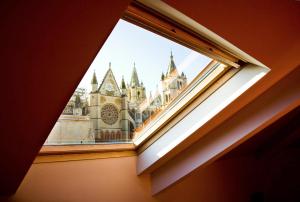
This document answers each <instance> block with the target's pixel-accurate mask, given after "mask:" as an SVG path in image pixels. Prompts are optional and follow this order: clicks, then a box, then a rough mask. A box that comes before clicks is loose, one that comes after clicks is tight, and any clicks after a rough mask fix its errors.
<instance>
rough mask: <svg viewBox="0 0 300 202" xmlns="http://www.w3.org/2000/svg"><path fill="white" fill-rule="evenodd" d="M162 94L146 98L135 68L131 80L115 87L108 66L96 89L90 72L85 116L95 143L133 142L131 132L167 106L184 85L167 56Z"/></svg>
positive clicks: (95, 80) (182, 75) (162, 77)
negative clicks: (88, 118)
mask: <svg viewBox="0 0 300 202" xmlns="http://www.w3.org/2000/svg"><path fill="white" fill-rule="evenodd" d="M160 80H161V82H160V83H161V87H162V88H161V89H162V92H159V90H158V89H157V92H156V93H155V95H154V96H152V95H151V94H150V96H149V97H148V98H147V96H146V88H145V86H144V84H143V82H140V80H139V77H138V73H137V71H136V67H135V64H134V66H133V70H132V75H131V80H130V83H129V84H126V83H125V81H124V78H122V81H121V85H120V86H118V84H117V82H116V80H115V77H114V74H113V71H112V68H111V63H110V64H109V68H108V70H107V72H106V74H105V76H104V78H103V80H102V82H101V84H100V85H98V81H97V77H96V74H95V72H94V74H93V78H92V81H91V85H92V91H91V93H90V104H89V113H90V121H91V128H92V131H93V132H94V137H95V142H110V141H112V142H122V141H129V140H131V139H132V138H133V132H134V130H135V128H137V127H140V126H141V125H142V124H143V123H144V121H145V120H147V119H148V118H149V117H150V116H151V114H153V113H154V112H155V111H157V110H161V109H163V108H164V107H165V106H167V105H168V104H169V103H170V102H171V101H172V100H173V99H174V98H175V97H176V96H177V95H178V94H179V93H180V91H181V90H182V89H183V88H184V87H185V86H186V85H187V78H186V76H185V74H184V73H183V72H182V73H181V74H179V73H178V70H177V68H176V65H175V62H174V59H173V55H172V53H171V56H170V62H169V66H168V69H167V72H166V73H165V74H164V73H162V76H161V79H160Z"/></svg>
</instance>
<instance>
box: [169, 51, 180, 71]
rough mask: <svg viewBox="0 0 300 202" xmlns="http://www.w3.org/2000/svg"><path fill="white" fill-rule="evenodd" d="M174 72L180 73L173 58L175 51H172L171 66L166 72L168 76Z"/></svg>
mask: <svg viewBox="0 0 300 202" xmlns="http://www.w3.org/2000/svg"><path fill="white" fill-rule="evenodd" d="M173 73H175V74H178V73H177V69H176V65H175V62H174V59H173V53H172V51H171V56H170V63H169V67H168V71H167V73H166V76H170V75H171V74H173Z"/></svg>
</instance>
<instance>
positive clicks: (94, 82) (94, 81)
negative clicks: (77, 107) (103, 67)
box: [91, 70, 98, 84]
mask: <svg viewBox="0 0 300 202" xmlns="http://www.w3.org/2000/svg"><path fill="white" fill-rule="evenodd" d="M91 84H98V81H97V77H96V72H95V70H94V73H93V78H92V81H91Z"/></svg>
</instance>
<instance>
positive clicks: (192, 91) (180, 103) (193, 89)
mask: <svg viewBox="0 0 300 202" xmlns="http://www.w3.org/2000/svg"><path fill="white" fill-rule="evenodd" d="M226 67H227V66H226V65H224V64H222V63H219V62H217V61H213V62H212V64H211V67H210V69H209V70H208V72H206V73H205V74H204V75H202V76H200V77H199V78H198V79H197V80H195V82H192V83H191V85H190V86H188V88H187V89H186V91H184V92H182V94H180V95H178V97H176V99H175V100H174V103H171V104H170V105H169V106H167V107H166V109H164V111H163V112H162V114H160V115H159V116H158V117H157V118H156V119H153V120H152V121H151V123H150V124H149V125H147V126H146V127H145V128H144V129H143V130H142V131H141V134H140V136H138V137H136V138H134V139H133V144H134V145H135V146H139V145H140V144H142V143H143V142H144V141H146V139H147V138H148V137H151V135H152V134H154V133H155V132H156V131H157V130H158V128H159V127H160V126H161V125H162V123H165V122H167V121H168V120H169V119H170V118H171V117H172V116H173V115H174V114H175V113H176V112H177V111H180V110H182V109H183V107H184V105H185V104H187V103H188V102H189V100H190V99H192V98H194V97H196V96H197V94H198V93H199V92H200V91H201V90H202V89H204V88H205V87H206V86H207V85H208V83H209V82H210V81H211V80H212V79H214V78H213V77H211V76H210V74H211V72H213V71H215V73H216V74H219V73H221V72H222V71H224V70H225V69H226ZM200 74H201V73H200ZM197 77H198V76H197Z"/></svg>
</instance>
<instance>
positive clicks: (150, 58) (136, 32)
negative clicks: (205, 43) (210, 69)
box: [79, 20, 211, 96]
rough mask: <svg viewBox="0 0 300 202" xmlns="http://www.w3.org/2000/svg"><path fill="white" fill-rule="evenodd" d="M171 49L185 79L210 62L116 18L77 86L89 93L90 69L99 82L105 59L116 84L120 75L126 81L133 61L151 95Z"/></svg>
mask: <svg viewBox="0 0 300 202" xmlns="http://www.w3.org/2000/svg"><path fill="white" fill-rule="evenodd" d="M171 51H172V52H173V56H174V61H175V64H176V66H177V69H178V72H179V73H181V72H182V71H183V72H184V73H185V74H186V75H187V79H188V81H191V80H192V79H193V78H194V77H195V76H196V75H197V74H198V73H199V72H200V71H201V70H202V69H203V68H204V67H205V66H206V65H207V64H208V63H209V62H210V61H211V59H210V58H208V57H206V56H203V55H201V54H200V53H198V52H195V51H193V50H191V49H189V48H186V47H184V46H181V45H179V44H177V43H175V42H173V41H171V40H168V39H166V38H163V37H161V36H159V35H156V34H154V33H152V32H149V31H147V30H145V29H142V28H140V27H138V26H135V25H133V24H131V23H128V22H126V21H124V20H119V22H118V23H117V24H116V26H115V28H114V29H113V31H112V33H111V34H110V36H109V37H108V39H107V40H106V42H105V44H104V45H103V47H102V48H101V50H100V51H99V52H98V54H97V56H96V57H95V59H94V61H93V62H92V64H91V65H90V67H89V69H88V71H87V72H86V74H85V76H84V77H83V79H82V81H81V82H80V84H79V87H82V88H86V89H87V90H88V92H90V90H91V86H90V83H91V79H92V75H93V72H94V71H95V72H96V75H97V79H98V83H99V84H100V83H101V82H102V79H103V77H104V75H105V73H106V71H107V70H108V66H109V62H111V66H112V71H113V73H114V75H115V78H116V81H117V82H118V84H119V85H120V83H121V79H122V76H124V79H125V82H126V83H129V82H130V78H131V73H132V69H133V63H134V62H135V64H136V69H137V73H138V76H139V80H140V81H143V83H144V86H145V87H146V93H147V96H148V95H149V92H150V91H152V94H153V93H154V92H155V90H156V86H157V85H158V84H159V82H160V77H161V74H162V72H164V73H165V72H166V71H167V68H168V64H169V61H170V53H171Z"/></svg>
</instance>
